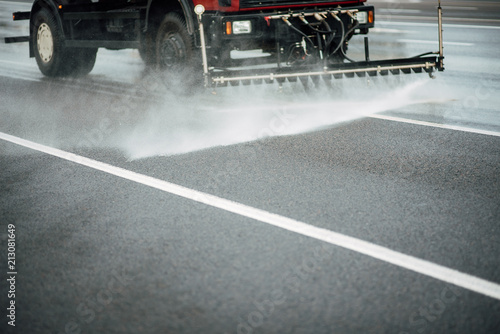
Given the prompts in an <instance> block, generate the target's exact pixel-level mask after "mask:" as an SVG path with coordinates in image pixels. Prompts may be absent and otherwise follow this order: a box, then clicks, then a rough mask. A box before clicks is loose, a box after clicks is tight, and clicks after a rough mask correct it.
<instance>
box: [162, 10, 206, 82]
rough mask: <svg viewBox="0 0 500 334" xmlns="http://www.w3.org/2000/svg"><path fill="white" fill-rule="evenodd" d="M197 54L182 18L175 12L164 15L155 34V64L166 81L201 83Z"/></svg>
mask: <svg viewBox="0 0 500 334" xmlns="http://www.w3.org/2000/svg"><path fill="white" fill-rule="evenodd" d="M197 54H198V52H195V48H194V46H193V38H192V36H191V35H189V33H188V31H187V28H186V22H185V20H184V18H183V17H182V16H181V15H179V14H177V13H169V14H167V15H165V17H164V19H163V21H162V23H161V24H160V26H159V28H158V32H157V35H156V64H157V67H158V69H159V70H160V71H162V73H164V75H165V77H166V79H167V81H168V82H171V83H173V84H175V85H177V84H182V86H186V85H193V84H196V83H198V82H200V83H201V82H202V78H203V76H202V71H201V68H199V67H200V66H196V59H198V58H199V57H196V55H197ZM200 63H201V62H200Z"/></svg>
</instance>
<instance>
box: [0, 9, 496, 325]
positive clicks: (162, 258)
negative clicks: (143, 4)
mask: <svg viewBox="0 0 500 334" xmlns="http://www.w3.org/2000/svg"><path fill="white" fill-rule="evenodd" d="M372 4H374V5H375V6H376V7H377V19H378V22H377V26H376V28H375V29H374V30H373V31H372V32H371V33H370V50H371V57H372V59H381V58H384V57H407V56H411V55H416V54H420V53H424V52H427V51H436V50H437V42H436V41H437V26H436V19H435V11H436V2H435V1H400V2H399V1H382V0H377V1H372ZM29 6H30V4H29V1H16V2H13V1H0V15H1V17H0V27H1V28H0V37H1V38H2V40H3V37H6V36H19V35H23V34H25V33H26V31H27V24H26V22H24V21H21V22H11V20H10V18H11V17H10V13H11V12H13V11H17V10H28V9H29ZM443 7H444V15H445V19H444V22H445V25H444V38H445V44H444V46H445V56H446V59H445V65H446V70H445V71H444V72H442V73H437V74H436V78H435V79H431V78H429V77H428V76H427V75H425V74H421V75H416V74H415V75H411V76H391V77H383V78H373V79H371V80H370V81H366V79H365V80H363V79H346V80H341V81H339V82H334V83H333V84H332V86H325V87H321V88H313V89H309V90H305V89H304V88H303V87H302V86H299V85H297V86H293V85H291V84H290V85H289V86H287V85H285V86H284V87H283V89H282V90H279V88H278V87H277V86H275V85H268V86H255V87H229V88H225V89H218V90H217V92H216V93H217V94H215V95H214V94H212V93H211V92H193V93H192V94H190V93H188V94H180V95H178V94H177V93H175V92H173V91H172V90H171V89H169V88H168V87H164V85H162V82H160V81H159V80H158V78H157V77H156V76H155V74H154V73H149V72H148V71H147V70H146V69H145V68H144V65H143V64H142V62H141V60H140V58H139V56H138V54H137V52H136V51H133V50H124V51H109V50H100V51H99V53H98V61H97V64H96V67H95V69H94V71H93V72H92V73H91V74H90V75H89V76H88V77H85V78H79V79H49V78H44V77H43V76H42V75H41V74H40V73H39V71H38V69H37V67H36V64H35V61H34V60H33V59H30V58H29V57H28V46H27V45H26V44H15V45H6V44H3V43H2V44H0V228H1V230H0V242H1V243H2V245H1V246H0V247H1V249H2V250H3V251H2V252H1V254H2V255H1V256H2V258H1V259H0V272H1V275H2V276H1V277H2V284H1V291H0V293H1V298H0V300H1V309H2V310H3V311H2V312H1V314H2V317H1V319H0V332H1V333H30V334H31V333H33V334H34V333H58V334H59V333H106V334H111V333H315V334H319V333H398V334H403V333H499V332H500V256H499V255H500V107H499V106H500V97H499V95H498V92H499V91H500V63H499V62H498V50H500V14H499V13H500V4H499V3H498V2H495V1H443ZM349 52H350V54H351V57H352V58H356V59H362V58H363V57H364V51H363V40H362V38H359V39H354V40H353V41H352V42H351V44H350V46H349ZM9 230H11V231H10V232H9ZM11 232H14V233H11ZM12 234H14V235H15V261H16V262H15V267H13V268H10V267H8V257H9V255H8V252H7V249H8V245H9V239H12ZM10 242H12V241H10ZM9 265H11V264H9ZM13 270H15V272H16V274H8V273H9V272H12V271H13ZM12 276H15V284H14V285H13V284H12V283H13V282H14V281H12V280H10V281H8V280H7V279H9V278H10V277H12ZM12 289H14V290H15V296H9V295H10V294H11V293H9V291H12ZM12 301H14V302H15V327H13V326H11V325H9V324H8V322H9V321H12V319H11V318H10V319H9V317H7V315H9V314H11V311H9V310H7V308H9V307H10V308H11V309H12V307H11V304H10V303H11V302H12Z"/></svg>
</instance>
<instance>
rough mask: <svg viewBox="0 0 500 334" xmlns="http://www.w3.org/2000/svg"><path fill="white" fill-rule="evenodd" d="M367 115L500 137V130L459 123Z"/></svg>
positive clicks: (374, 116)
mask: <svg viewBox="0 0 500 334" xmlns="http://www.w3.org/2000/svg"><path fill="white" fill-rule="evenodd" d="M366 117H369V118H376V119H383V120H386V121H393V122H399V123H408V124H414V125H423V126H430V127H433V128H440V129H447V130H455V131H461V132H470V133H477V134H481V135H487V136H495V137H500V132H497V131H489V130H481V129H474V128H468V127H464V126H458V125H446V124H439V123H433V122H426V121H416V120H413V119H408V118H402V117H394V116H386V115H377V114H374V115H366Z"/></svg>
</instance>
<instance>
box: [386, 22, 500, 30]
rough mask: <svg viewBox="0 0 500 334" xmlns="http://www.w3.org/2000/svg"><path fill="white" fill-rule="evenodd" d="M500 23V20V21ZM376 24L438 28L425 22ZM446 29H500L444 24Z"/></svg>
mask: <svg viewBox="0 0 500 334" xmlns="http://www.w3.org/2000/svg"><path fill="white" fill-rule="evenodd" d="M499 22H500V20H499ZM376 24H379V25H381V26H384V25H389V26H390V25H392V26H404V27H429V28H437V22H436V23H425V22H401V21H384V20H380V21H377V22H376ZM446 28H458V29H493V30H498V29H500V27H499V26H480V25H472V24H471V25H467V24H449V23H443V29H446Z"/></svg>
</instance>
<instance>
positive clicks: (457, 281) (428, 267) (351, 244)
mask: <svg viewBox="0 0 500 334" xmlns="http://www.w3.org/2000/svg"><path fill="white" fill-rule="evenodd" d="M0 139H3V140H5V141H8V142H11V143H14V144H17V145H20V146H24V147H26V148H30V149H33V150H36V151H39V152H43V153H46V154H49V155H52V156H55V157H59V158H61V159H65V160H68V161H71V162H74V163H77V164H80V165H83V166H87V167H90V168H93V169H96V170H99V171H103V172H105V173H108V174H111V175H115V176H118V177H121V178H123V179H126V180H130V181H133V182H137V183H140V184H143V185H146V186H149V187H152V188H155V189H159V190H161V191H164V192H167V193H170V194H174V195H177V196H180V197H183V198H186V199H190V200H193V201H196V202H199V203H203V204H206V205H209V206H212V207H214V208H219V209H222V210H225V211H228V212H232V213H235V214H238V215H241V216H243V217H247V218H250V219H254V220H257V221H260V222H263V223H266V224H269V225H272V226H275V227H278V228H281V229H284V230H287V231H291V232H294V233H297V234H300V235H303V236H308V237H311V238H314V239H316V240H321V241H324V242H327V243H330V244H332V245H335V246H339V247H343V248H346V249H349V250H352V251H354V252H358V253H361V254H365V255H367V256H370V257H372V258H375V259H379V260H381V261H384V262H387V263H391V264H393V265H395V266H398V267H401V268H405V269H408V270H411V271H414V272H416V273H419V274H422V275H426V276H429V277H432V278H435V279H438V280H440V281H443V282H446V283H450V284H454V285H456V286H459V287H462V288H464V289H468V290H471V291H474V292H477V293H480V294H482V295H485V296H489V297H491V298H495V299H498V300H500V285H499V284H496V283H493V282H490V281H487V280H485V279H482V278H479V277H475V276H472V275H469V274H466V273H462V272H459V271H458V270H454V269H450V268H447V267H444V266H441V265H438V264H435V263H432V262H429V261H426V260H422V259H419V258H416V257H413V256H410V255H406V254H403V253H399V252H396V251H393V250H391V249H389V248H386V247H382V246H378V245H375V244H373V243H370V242H367V241H363V240H360V239H357V238H353V237H349V236H347V235H343V234H340V233H336V232H333V231H330V230H327V229H323V228H319V227H316V226H312V225H309V224H306V223H303V222H300V221H297V220H294V219H291V218H287V217H283V216H279V215H277V214H273V213H270V212H267V211H264V210H261V209H257V208H253V207H250V206H247V205H244V204H241V203H237V202H233V201H231V200H228V199H224V198H220V197H217V196H214V195H210V194H207V193H203V192H201V191H197V190H193V189H190V188H186V187H183V186H180V185H177V184H174V183H170V182H167V181H163V180H159V179H155V178H153V177H151V176H147V175H143V174H139V173H136V172H132V171H129V170H126V169H123V168H120V167H116V166H112V165H109V164H106V163H104V162H100V161H96V160H93V159H89V158H85V157H82V156H79V155H76V154H73V153H70V152H66V151H62V150H59V149H56V148H52V147H49V146H45V145H42V144H38V143H35V142H32V141H29V140H26V139H22V138H19V137H15V136H12V135H8V134H6V133H2V132H0Z"/></svg>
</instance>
